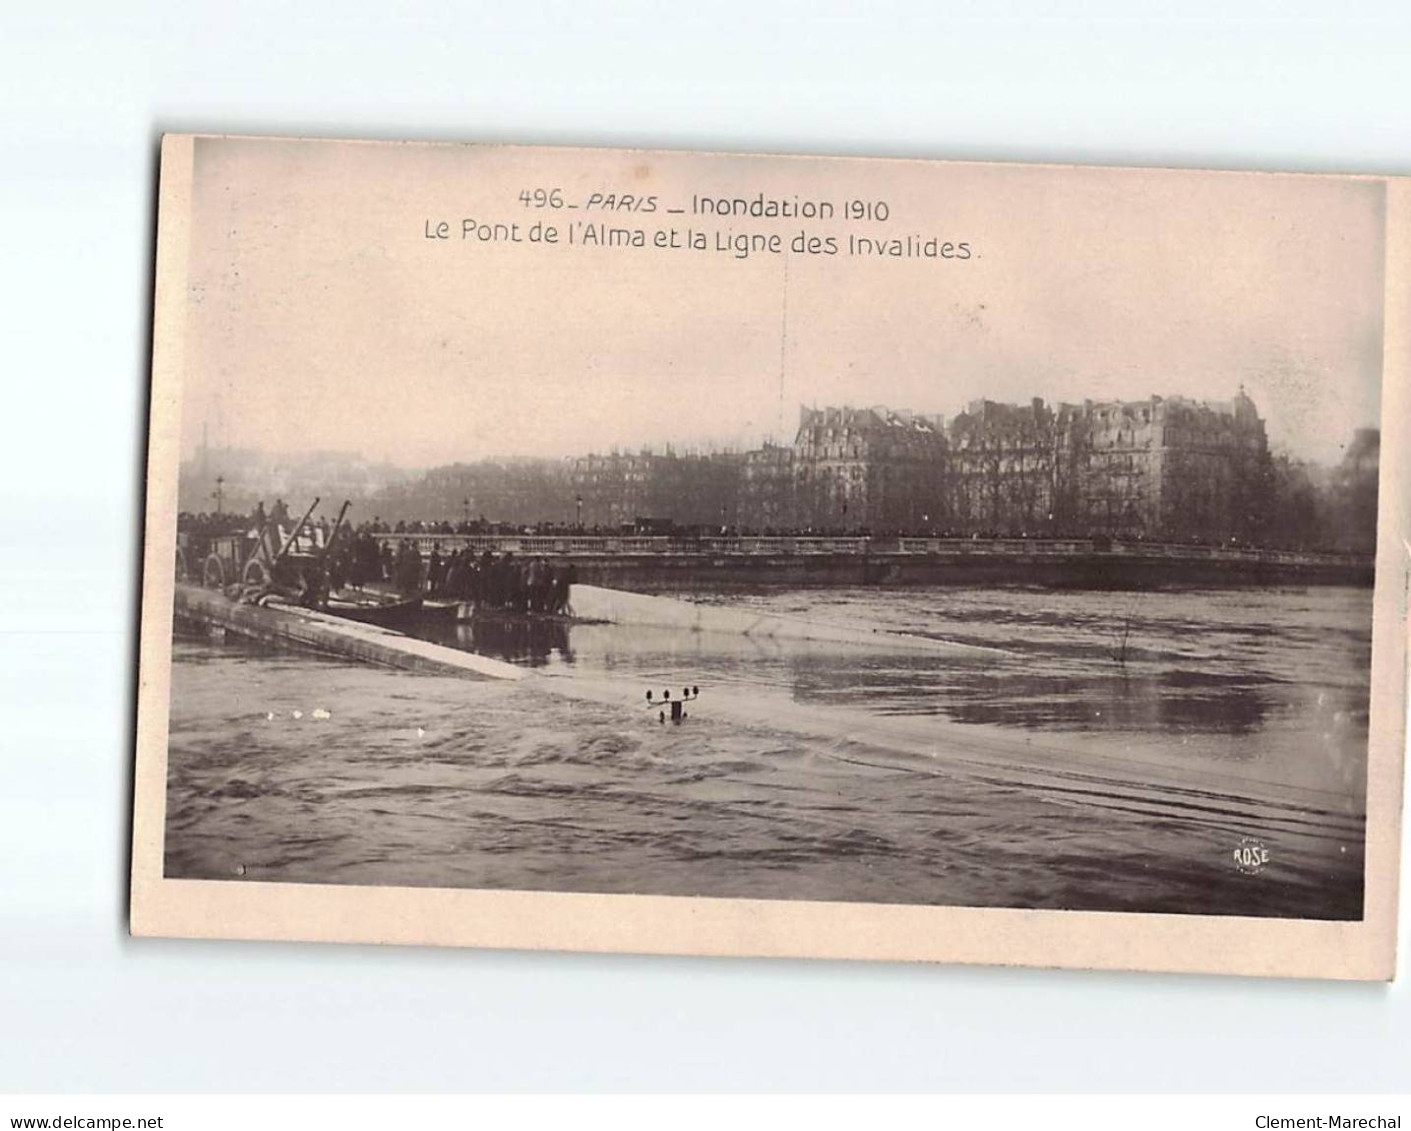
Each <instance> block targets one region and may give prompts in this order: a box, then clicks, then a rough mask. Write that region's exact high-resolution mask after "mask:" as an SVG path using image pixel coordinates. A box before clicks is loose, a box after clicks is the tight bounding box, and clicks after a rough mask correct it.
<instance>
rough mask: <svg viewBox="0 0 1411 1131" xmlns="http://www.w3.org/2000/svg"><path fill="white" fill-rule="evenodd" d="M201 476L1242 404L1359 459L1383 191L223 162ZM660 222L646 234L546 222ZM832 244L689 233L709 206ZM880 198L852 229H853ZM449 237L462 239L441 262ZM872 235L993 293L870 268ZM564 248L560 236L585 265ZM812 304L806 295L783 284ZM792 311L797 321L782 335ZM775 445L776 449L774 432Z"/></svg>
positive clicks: (556, 155)
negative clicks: (554, 237)
mask: <svg viewBox="0 0 1411 1131" xmlns="http://www.w3.org/2000/svg"><path fill="white" fill-rule="evenodd" d="M195 154H196V156H195V170H194V182H193V191H192V231H191V245H190V260H189V296H190V304H189V322H188V335H187V351H186V365H187V374H186V382H185V401H184V408H183V445H184V451H185V452H186V453H188V454H189V453H190V452H191V451H192V450H194V449H195V447H196V446H197V445H198V444H199V442H200V440H201V436H202V431H203V426H208V427H209V430H210V436H211V442H212V443H213V444H230V445H233V446H237V447H265V448H271V449H298V448H337V449H345V450H355V451H361V452H362V453H363V454H364V455H367V456H369V457H372V458H378V459H381V458H387V459H390V460H392V461H394V462H396V463H399V464H403V465H406V466H425V465H430V464H436V463H443V462H450V461H454V460H473V459H478V458H482V457H485V456H497V455H511V454H522V455H548V456H560V455H569V454H575V453H580V452H586V451H589V450H599V451H601V450H605V449H607V448H609V447H611V446H614V445H617V446H621V447H632V448H635V447H638V446H641V445H655V446H658V447H660V446H662V445H664V444H666V443H668V442H674V443H676V444H677V445H678V446H687V445H690V444H701V443H715V444H722V445H723V444H733V445H736V446H744V445H755V444H757V443H758V442H759V441H760V440H761V439H762V438H763V437H765V436H771V437H773V438H776V439H786V440H787V439H791V438H792V434H793V429H794V426H795V424H796V422H797V412H798V405H799V404H800V403H810V404H818V405H824V404H844V403H847V404H854V405H863V404H878V403H885V404H889V405H891V406H893V407H901V408H911V409H914V410H916V411H924V412H943V413H945V414H946V415H947V416H949V415H952V414H954V413H955V412H958V411H960V410H961V409H962V408H963V407H964V406H965V404H966V403H967V402H968V401H970V400H972V399H974V398H977V397H982V396H983V397H989V398H990V399H994V400H1008V401H1027V400H1028V399H1029V398H1030V397H1033V396H1041V397H1043V398H1045V399H1046V400H1049V401H1064V400H1067V401H1080V400H1082V399H1084V398H1093V399H1105V398H1118V397H1120V398H1128V399H1131V398H1140V397H1146V396H1148V395H1150V394H1152V393H1158V394H1163V395H1170V394H1180V395H1185V396H1189V397H1194V398H1199V399H1218V400H1226V399H1228V398H1229V397H1231V396H1232V395H1233V394H1234V393H1235V392H1236V391H1237V389H1238V388H1239V386H1240V385H1241V384H1243V385H1244V386H1245V388H1246V390H1247V391H1248V393H1249V394H1250V396H1251V397H1253V398H1254V401H1255V403H1256V405H1257V406H1258V408H1259V410H1260V412H1261V413H1262V414H1263V415H1264V417H1265V419H1266V420H1267V421H1268V427H1269V434H1270V438H1271V441H1272V442H1273V443H1274V444H1275V445H1276V446H1283V447H1287V448H1289V449H1291V450H1293V451H1294V452H1295V453H1296V454H1299V455H1303V456H1308V457H1312V458H1317V459H1321V460H1324V461H1332V460H1335V459H1336V458H1337V456H1338V453H1339V450H1340V448H1341V446H1342V445H1343V444H1345V443H1346V442H1347V440H1348V439H1349V438H1350V436H1351V433H1352V431H1353V429H1354V428H1356V427H1359V426H1366V425H1374V424H1376V423H1377V414H1378V403H1379V397H1380V373H1381V352H1382V351H1381V338H1382V275H1383V273H1382V262H1383V199H1384V196H1383V189H1382V186H1381V184H1380V183H1379V182H1376V181H1354V180H1337V179H1331V178H1318V177H1293V176H1270V175H1254V174H1198V173H1162V174H1155V173H1141V172H1133V171H1119V170H1097V169H1071V168H1061V167H1051V168H1039V167H1022V166H1005V165H967V164H955V165H943V164H935V163H923V162H896V161H893V162H877V163H868V162H856V161H853V162H848V161H837V160H817V159H801V158H767V157H766V158H760V157H699V156H696V157H693V156H690V155H686V154H666V153H646V152H630V151H629V152H623V151H592V150H560V151H532V150H522V149H503V148H473V147H463V146H412V145H405V146H403V145H371V144H340V143H318V142H262V141H240V140H212V139H203V140H201V141H198V143H197V145H196V150H195ZM536 187H542V188H545V189H548V188H554V187H558V188H561V189H562V192H563V196H564V199H565V200H566V201H568V202H577V203H580V205H585V204H586V202H587V199H588V197H589V195H590V194H591V193H593V192H601V193H604V194H606V193H609V192H616V193H619V194H621V193H632V194H634V195H636V196H643V195H656V196H657V197H658V206H657V207H658V211H657V212H656V213H655V214H653V215H643V214H640V213H639V214H636V215H635V216H634V215H628V214H619V215H617V216H615V217H604V216H601V215H599V214H597V213H594V212H589V211H587V210H586V208H584V207H580V208H579V209H577V210H568V209H563V210H557V211H556V210H553V209H545V210H542V211H536V210H532V209H525V208H524V207H523V205H522V204H521V203H520V202H519V200H518V199H517V198H518V196H519V194H520V192H521V191H523V190H525V189H528V190H531V191H532V190H533V189H534V188H536ZM761 192H762V193H764V194H765V196H766V197H778V198H784V199H789V200H792V199H794V198H795V197H797V198H800V199H807V200H827V201H831V202H833V203H834V204H835V206H836V208H837V212H838V214H837V215H835V216H834V217H833V218H832V219H830V220H803V219H780V220H751V219H749V218H739V219H735V220H726V221H722V220H719V219H718V218H707V217H699V216H695V217H693V216H691V215H689V214H683V215H667V214H666V213H665V212H664V211H663V210H664V209H665V208H666V207H682V208H686V209H688V210H689V208H690V202H691V196H692V194H693V193H699V194H702V195H710V196H743V197H746V198H753V197H754V196H755V195H756V194H758V193H761ZM853 198H861V199H868V200H884V201H886V202H887V205H888V207H889V211H890V217H889V219H888V220H887V221H886V222H883V223H877V222H867V221H858V222H849V221H847V220H846V219H844V218H843V216H842V204H843V202H844V201H845V200H848V199H853ZM467 217H473V218H475V219H477V220H481V221H485V222H495V221H498V222H502V223H506V224H508V223H512V222H517V223H519V225H520V229H521V234H527V232H528V229H529V226H530V225H531V224H533V223H534V222H535V221H536V220H544V221H546V222H548V223H553V224H556V225H557V226H558V227H559V228H560V231H561V232H562V231H563V229H564V228H565V227H566V226H567V224H569V223H571V222H572V223H579V224H581V223H583V222H584V221H588V220H593V221H595V222H604V221H606V222H610V223H611V224H613V225H614V226H619V227H628V228H633V227H642V228H644V229H646V230H647V233H648V235H647V238H648V240H650V239H651V234H652V233H653V232H654V231H655V230H657V229H659V228H666V227H671V226H674V227H676V228H677V229H678V230H679V231H680V232H682V233H684V231H685V229H687V228H695V229H696V230H706V231H708V232H709V233H710V236H709V238H710V240H711V242H712V246H713V241H714V234H715V231H716V229H720V230H729V231H730V232H733V233H738V232H751V233H761V234H770V233H774V234H778V235H779V236H780V237H781V239H782V241H783V243H784V245H785V246H787V245H788V244H789V242H790V241H791V240H792V238H793V237H794V236H795V235H797V234H798V233H800V231H801V230H803V229H807V231H808V234H810V235H816V236H819V237H827V236H832V237H834V238H835V239H836V240H838V241H839V246H840V248H841V250H842V252H843V253H841V254H838V255H836V256H832V257H827V256H809V255H801V254H788V255H771V254H767V253H760V254H756V255H752V256H750V257H749V258H747V259H744V260H739V259H736V258H734V257H733V256H732V255H731V254H728V253H718V252H715V251H707V252H699V251H687V250H671V249H655V248H650V247H648V248H645V249H640V250H638V249H626V248H591V247H583V246H579V245H574V246H569V245H567V244H565V243H562V242H561V243H560V244H559V245H558V246H554V247H548V246H545V245H543V244H531V243H527V242H526V243H518V244H513V243H482V242H479V241H476V240H462V239H461V238H460V232H461V226H462V221H463V220H464V219H465V218H467ZM428 220H429V221H431V222H432V223H433V224H434V223H435V222H437V221H441V220H444V221H447V222H448V224H449V231H450V234H451V237H452V238H451V239H449V240H429V239H427V238H426V237H425V225H426V222H427V221H428ZM849 234H853V235H859V236H869V237H874V238H882V239H893V238H902V239H904V238H905V237H906V236H908V235H912V236H915V235H919V236H920V237H922V238H923V239H927V238H931V237H935V238H936V239H937V240H938V241H947V240H948V241H951V242H952V243H959V242H962V241H963V242H966V243H968V244H969V246H970V248H971V249H972V257H971V258H970V259H969V260H968V261H959V260H950V261H945V260H930V259H890V258H889V259H884V260H878V259H876V258H864V257H849V256H848V255H846V254H845V253H846V248H847V239H848V236H849ZM562 238H563V237H562V236H561V239H562ZM786 276H787V278H786ZM786 308H787V309H786ZM781 418H782V427H781Z"/></svg>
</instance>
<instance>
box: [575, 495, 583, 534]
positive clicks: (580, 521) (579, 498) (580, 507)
mask: <svg viewBox="0 0 1411 1131" xmlns="http://www.w3.org/2000/svg"><path fill="white" fill-rule="evenodd" d="M574 502H575V503H577V505H578V529H579V530H582V529H583V496H582V495H579V496H577V497H576V498H575V499H574Z"/></svg>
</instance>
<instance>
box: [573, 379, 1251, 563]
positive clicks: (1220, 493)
mask: <svg viewBox="0 0 1411 1131" xmlns="http://www.w3.org/2000/svg"><path fill="white" fill-rule="evenodd" d="M567 474H568V477H569V486H570V489H571V491H572V492H573V494H574V499H575V506H576V507H577V512H576V513H578V514H581V519H582V521H583V523H584V524H585V525H601V526H617V525H621V524H624V523H630V522H633V521H635V520H637V519H640V518H643V517H651V518H656V519H671V520H674V521H675V522H677V523H680V524H682V525H715V524H720V525H729V526H735V527H740V528H745V529H754V530H808V529H813V530H850V531H851V530H870V531H872V532H874V533H885V532H892V531H921V530H935V531H945V532H950V533H956V534H969V533H982V534H995V535H1015V534H1030V535H1041V534H1062V533H1068V534H1083V535H1088V534H1111V535H1114V536H1122V537H1148V538H1172V539H1180V540H1197V541H1201V540H1221V541H1224V540H1228V539H1230V538H1235V539H1240V540H1256V539H1257V538H1258V537H1259V536H1260V534H1261V533H1262V530H1261V527H1262V524H1263V522H1264V521H1265V520H1266V518H1267V515H1268V503H1269V493H1270V488H1271V483H1270V458H1269V448H1268V441H1267V439H1266V436H1265V431H1264V422H1263V421H1262V420H1261V419H1260V416H1259V413H1258V411H1257V410H1256V408H1255V406H1254V403H1253V402H1252V401H1251V400H1250V399H1249V397H1248V396H1246V395H1245V393H1244V391H1243V390H1242V389H1241V390H1240V392H1239V394H1238V395H1237V396H1236V397H1235V398H1234V399H1233V400H1231V401H1229V402H1223V403H1209V402H1195V401H1192V400H1188V399H1186V398H1184V397H1158V396H1153V397H1151V398H1149V399H1147V400H1143V401H1109V402H1102V403H1094V402H1092V401H1086V402H1084V403H1083V404H1081V405H1070V404H1062V405H1057V406H1051V405H1048V404H1045V403H1044V401H1042V400H1041V399H1038V398H1035V399H1034V400H1033V401H1031V402H1030V403H1028V404H1024V405H1013V404H999V403H996V402H994V401H989V400H979V401H975V402H973V403H971V404H970V405H969V406H968V407H967V409H966V411H965V412H963V413H961V414H959V415H958V416H956V417H955V418H953V419H952V420H950V421H949V422H947V421H946V420H944V419H943V418H942V417H939V416H928V415H922V414H917V413H911V412H906V411H896V410H892V409H888V408H886V407H884V406H874V407H870V408H851V407H842V408H823V409H816V408H802V409H801V410H800V416H799V427H798V432H797V433H796V435H795V438H794V442H793V444H792V445H789V446H785V445H765V446H764V447H761V448H758V449H756V450H754V451H749V452H744V453H713V454H708V455H676V454H674V453H670V452H668V453H666V454H653V453H649V452H641V453H633V454H611V455H591V456H584V457H581V458H579V459H575V460H572V461H570V462H569V464H568V467H567Z"/></svg>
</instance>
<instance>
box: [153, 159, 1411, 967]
mask: <svg viewBox="0 0 1411 1131" xmlns="http://www.w3.org/2000/svg"><path fill="white" fill-rule="evenodd" d="M159 197H160V200H159V218H158V233H157V265H156V309H155V312H154V317H155V322H154V336H153V341H154V345H153V359H152V377H151V380H152V393H151V406H152V407H151V420H150V441H149V460H148V489H147V496H146V507H147V510H146V524H145V544H144V573H143V591H142V618H141V648H140V665H141V671H140V681H139V682H140V687H139V703H138V733H137V744H136V745H137V767H136V801H135V814H134V843H133V860H132V910H131V929H132V931H133V933H134V934H137V935H157V936H179V937H198V938H242V939H306V940H325V941H345V942H386V943H408V944H439V945H464V946H481V947H513V948H534V949H566V950H590V951H627V952H636V953H667V954H692V955H753V956H779V957H817V958H856V959H875V960H913V961H941V962H963V963H985V964H1015V965H1031V966H1033V965H1038V966H1060V967H1079V968H1097V969H1142V970H1169V971H1190V972H1223V973H1237V974H1252V975H1284V976H1299V977H1326V978H1339V979H1369V980H1375V979H1389V978H1391V977H1393V975H1394V969H1395V942H1396V940H1395V921H1396V901H1397V892H1398V875H1397V871H1398V856H1399V851H1400V813H1401V803H1402V788H1403V786H1402V779H1403V766H1404V751H1405V746H1406V735H1405V719H1406V686H1407V681H1406V676H1407V669H1406V655H1407V627H1408V616H1407V591H1408V554H1407V545H1408V543H1407V537H1408V534H1411V521H1408V498H1411V494H1408V491H1407V486H1408V461H1407V455H1406V452H1407V438H1408V437H1407V432H1408V423H1409V422H1411V396H1409V395H1408V394H1411V380H1409V379H1408V375H1409V374H1411V183H1408V182H1407V181H1405V180H1400V179H1396V178H1387V177H1380V176H1355V175H1354V176H1331V175H1326V176H1325V175H1291V174H1280V173H1247V172H1215V171H1199V170H1175V169H1162V170H1154V169H1131V168H1098V167H1072V166H1034V165H1020V164H998V163H995V164H990V163H975V162H947V161H929V160H928V161H922V160H914V161H913V160H878V159H863V158H840V157H807V156H775V155H757V154H717V153H691V152H671V151H643V150H609V149H596V150H595V149H566V148H535V147H514V146H502V145H474V144H391V143H385V142H351V141H321V140H308V139H297V138H247V137H217V136H177V135H169V136H167V137H166V138H165V139H164V141H163V145H162V154H161V168H160V178H159Z"/></svg>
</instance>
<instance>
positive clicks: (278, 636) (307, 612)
mask: <svg viewBox="0 0 1411 1131" xmlns="http://www.w3.org/2000/svg"><path fill="white" fill-rule="evenodd" d="M173 615H174V616H175V618H176V619H177V620H178V621H185V622H187V623H188V624H191V625H193V626H196V627H198V628H206V629H212V630H216V631H220V632H233V633H235V634H236V635H238V636H243V637H245V638H246V639H249V640H255V641H258V642H259V643H261V644H265V645H269V646H272V647H285V648H296V649H299V650H301V651H308V652H316V653H319V654H321V655H325V656H337V657H339V658H342V659H348V660H355V661H360V662H362V663H367V664H373V665H376V666H379V667H388V668H401V669H403V670H404V671H417V672H429V673H432V674H435V675H454V676H461V677H464V678H468V679H505V680H518V679H523V678H524V676H525V671H524V669H523V668H520V667H516V666H515V665H514V664H510V663H506V662H504V661H502V660H495V659H491V658H490V657H488V656H478V655H476V654H474V653H472V652H463V651H461V650H460V649H458V648H448V647H446V646H445V645H442V644H433V643H431V642H430V641H426V640H418V639H416V638H414V637H411V636H406V635H403V634H402V633H400V632H396V631H394V630H392V629H387V628H380V627H378V626H377V625H371V624H362V623H360V622H358V621H351V620H348V619H347V618H345V617H339V616H334V615H332V614H331V613H324V612H319V611H318V610H315V609H303V608H299V607H298V606H295V605H284V604H279V605H255V604H250V603H247V602H242V601H237V600H232V599H231V598H229V597H227V596H226V595H225V594H224V593H223V592H221V591H220V590H216V589H203V588H201V587H200V586H197V585H189V584H186V583H184V582H178V583H177V585H176V591H175V603H174V608H173Z"/></svg>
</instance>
